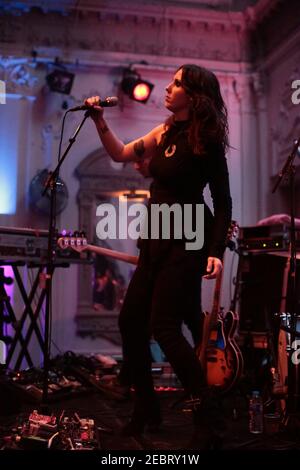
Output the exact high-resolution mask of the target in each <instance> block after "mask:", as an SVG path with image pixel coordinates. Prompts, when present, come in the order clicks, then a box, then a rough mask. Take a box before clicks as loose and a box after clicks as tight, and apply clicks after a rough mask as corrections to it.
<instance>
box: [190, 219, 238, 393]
mask: <svg viewBox="0 0 300 470" xmlns="http://www.w3.org/2000/svg"><path fill="white" fill-rule="evenodd" d="M236 232H237V224H236V223H235V222H232V224H231V226H230V228H229V230H228V236H227V246H229V248H231V249H233V246H234V244H233V245H232V241H231V242H230V239H231V238H232V237H233V236H236ZM223 272H224V267H223V270H222V271H221V273H220V274H219V275H218V276H217V278H216V284H215V290H214V297H213V298H214V300H213V307H212V311H211V313H208V312H203V323H202V327H203V328H202V331H203V333H202V341H201V343H200V346H199V347H198V349H197V350H196V352H197V355H198V358H199V360H200V362H201V365H202V367H203V370H204V372H205V376H206V382H207V385H208V386H215V387H216V388H217V389H218V391H220V392H221V393H226V392H228V391H229V390H230V389H231V388H232V387H233V386H234V385H235V384H236V382H237V381H238V379H239V378H240V376H241V374H242V371H243V365H244V362H243V356H242V353H241V351H240V348H239V346H238V345H237V343H236V341H235V337H236V333H237V328H238V324H239V318H238V315H237V314H236V313H234V312H233V311H228V312H227V313H225V314H224V313H223V311H222V310H221V309H220V295H221V288H222V280H223Z"/></svg>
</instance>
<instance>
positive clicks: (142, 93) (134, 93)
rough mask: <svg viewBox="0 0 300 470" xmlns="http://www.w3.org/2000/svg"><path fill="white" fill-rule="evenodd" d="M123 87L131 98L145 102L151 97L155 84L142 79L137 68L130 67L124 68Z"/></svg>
mask: <svg viewBox="0 0 300 470" xmlns="http://www.w3.org/2000/svg"><path fill="white" fill-rule="evenodd" d="M121 88H122V91H123V92H124V93H125V94H126V95H128V96H129V98H130V99H132V100H134V101H139V102H140V103H144V104H145V103H147V101H148V99H149V98H150V95H151V92H152V89H153V88H154V85H153V84H152V83H150V82H147V81H146V80H142V78H141V76H140V75H139V74H138V73H137V72H136V71H135V70H132V69H130V68H128V69H125V70H124V73H123V79H122V82H121Z"/></svg>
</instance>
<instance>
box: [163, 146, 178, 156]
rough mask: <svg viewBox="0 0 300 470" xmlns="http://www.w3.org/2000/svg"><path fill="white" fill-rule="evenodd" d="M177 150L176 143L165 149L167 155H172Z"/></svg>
mask: <svg viewBox="0 0 300 470" xmlns="http://www.w3.org/2000/svg"><path fill="white" fill-rule="evenodd" d="M175 152H176V145H175V144H170V145H169V147H167V148H166V150H165V157H172V156H173V155H174V153H175Z"/></svg>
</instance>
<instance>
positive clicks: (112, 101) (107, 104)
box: [68, 96, 118, 111]
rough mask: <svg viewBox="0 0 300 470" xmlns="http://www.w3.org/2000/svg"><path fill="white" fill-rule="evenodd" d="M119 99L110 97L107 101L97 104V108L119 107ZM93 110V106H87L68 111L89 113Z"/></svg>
mask: <svg viewBox="0 0 300 470" xmlns="http://www.w3.org/2000/svg"><path fill="white" fill-rule="evenodd" d="M117 104H118V98H117V97H116V96H108V97H107V98H105V100H103V101H102V100H100V101H99V102H98V103H96V106H101V107H102V108H111V107H112V106H117ZM91 109H93V108H92V107H91V106H86V105H85V104H83V105H81V106H75V108H70V109H68V111H89V110H91Z"/></svg>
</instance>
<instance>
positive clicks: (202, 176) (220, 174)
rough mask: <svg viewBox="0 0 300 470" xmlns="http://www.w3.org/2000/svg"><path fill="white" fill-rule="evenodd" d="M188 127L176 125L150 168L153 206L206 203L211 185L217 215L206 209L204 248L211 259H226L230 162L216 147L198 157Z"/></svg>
mask: <svg viewBox="0 0 300 470" xmlns="http://www.w3.org/2000/svg"><path fill="white" fill-rule="evenodd" d="M188 125H189V122H188V121H178V122H175V123H174V125H172V126H171V128H170V129H169V130H168V131H167V134H166V138H165V139H164V141H163V143H162V144H161V145H160V146H159V149H158V152H157V154H156V155H154V156H153V158H152V160H151V162H150V164H149V171H150V173H151V176H152V177H153V182H152V184H151V188H150V195H151V199H150V205H151V204H152V203H159V204H161V203H164V202H166V203H168V204H173V203H181V204H184V203H186V204H187V203H192V204H193V203H198V204H201V203H204V199H203V190H204V188H205V186H206V185H207V184H208V185H209V188H210V192H211V196H212V201H213V209H214V215H213V216H212V214H211V211H210V210H209V208H208V207H207V206H206V205H205V222H204V225H205V240H204V246H205V248H206V250H205V251H206V253H207V256H213V257H217V258H222V256H223V253H224V250H225V242H226V235H227V231H228V227H229V224H230V221H231V213H232V201H231V196H230V188H229V176H228V169H227V162H226V158H225V155H224V151H223V149H222V146H221V145H217V144H214V143H211V144H208V145H207V146H206V148H205V150H206V152H205V154H203V155H196V154H194V153H193V151H192V149H191V147H190V145H189V144H188V136H187V128H188ZM168 155H169V156H168Z"/></svg>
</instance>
